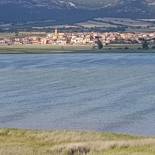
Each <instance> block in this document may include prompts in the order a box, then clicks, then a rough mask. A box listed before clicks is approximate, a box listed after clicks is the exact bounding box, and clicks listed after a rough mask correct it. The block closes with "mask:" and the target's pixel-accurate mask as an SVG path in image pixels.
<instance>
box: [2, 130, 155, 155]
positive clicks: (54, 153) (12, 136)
mask: <svg viewBox="0 0 155 155" xmlns="http://www.w3.org/2000/svg"><path fill="white" fill-rule="evenodd" d="M137 152H138V154H142V155H152V154H155V137H142V136H131V135H127V134H115V133H110V132H109V133H104V132H89V131H65V130H63V131H41V130H26V129H25V130H24V129H0V154H5V155H21V154H22V155H27V154H29V155H33V154H35V155H41V154H44V155H77V154H78V155H83V154H85V155H102V154H104V155H109V154H110V155H122V154H124V155H127V154H130V155H135V153H137Z"/></svg>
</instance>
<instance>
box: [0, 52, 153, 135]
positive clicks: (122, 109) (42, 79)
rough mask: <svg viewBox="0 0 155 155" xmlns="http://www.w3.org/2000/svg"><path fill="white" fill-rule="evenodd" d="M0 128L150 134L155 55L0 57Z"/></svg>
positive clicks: (80, 54) (151, 130) (113, 54)
mask: <svg viewBox="0 0 155 155" xmlns="http://www.w3.org/2000/svg"><path fill="white" fill-rule="evenodd" d="M0 128H28V129H45V130H55V129H57V130H63V129H65V130H89V131H108V132H118V133H120V132H121V133H129V134H136V135H155V54H153V53H109V54H108V53H103V54H102V53H96V54H92V53H91V54H89V53H87V54H82V53H76V54H71V53H70V54H22V55H20V54H19V55H18V54H13V55H9V54H3V55H0Z"/></svg>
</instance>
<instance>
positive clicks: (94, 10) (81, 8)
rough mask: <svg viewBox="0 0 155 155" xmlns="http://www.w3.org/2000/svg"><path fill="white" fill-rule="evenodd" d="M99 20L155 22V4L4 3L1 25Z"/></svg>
mask: <svg viewBox="0 0 155 155" xmlns="http://www.w3.org/2000/svg"><path fill="white" fill-rule="evenodd" d="M98 17H123V18H127V17H129V18H155V0H110V1H109V0H89V1H88V0H84V1H83V0H0V23H21V22H25V21H36V20H53V21H54V22H53V23H56V24H59V23H60V24H63V23H67V24H68V23H74V22H78V21H84V20H88V19H92V18H98Z"/></svg>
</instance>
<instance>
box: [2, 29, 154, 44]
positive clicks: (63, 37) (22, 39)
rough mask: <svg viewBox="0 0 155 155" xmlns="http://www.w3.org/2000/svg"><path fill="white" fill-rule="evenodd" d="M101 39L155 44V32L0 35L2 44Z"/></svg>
mask: <svg viewBox="0 0 155 155" xmlns="http://www.w3.org/2000/svg"><path fill="white" fill-rule="evenodd" d="M96 39H97V40H100V41H101V42H102V44H103V45H108V44H142V43H143V42H144V41H145V40H146V41H149V43H152V44H155V32H146V33H145V32H135V33H134V32H130V33H129V32H128V33H127V32H126V33H125V32H122V33H120V32H104V33H101V32H100V33H97V32H72V33H67V32H66V33H62V32H59V30H58V29H55V30H54V31H53V32H52V33H39V32H34V33H22V32H20V33H18V34H16V35H14V36H10V37H5V36H0V46H3V45H8V46H9V45H26V44H32V45H39V44H40V45H47V44H51V45H61V46H65V45H67V44H68V45H93V44H95V41H96Z"/></svg>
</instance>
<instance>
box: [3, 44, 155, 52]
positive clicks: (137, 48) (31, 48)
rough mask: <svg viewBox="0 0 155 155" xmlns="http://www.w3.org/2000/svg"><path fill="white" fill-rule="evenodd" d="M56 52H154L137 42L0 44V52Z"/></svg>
mask: <svg viewBox="0 0 155 155" xmlns="http://www.w3.org/2000/svg"><path fill="white" fill-rule="evenodd" d="M58 53H155V49H154V48H150V49H142V48H141V45H138V44H133V45H131V44H113V45H108V46H104V47H103V49H100V50H99V49H93V47H92V46H91V45H76V46H75V45H65V46H58V45H5V46H0V54H58Z"/></svg>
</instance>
